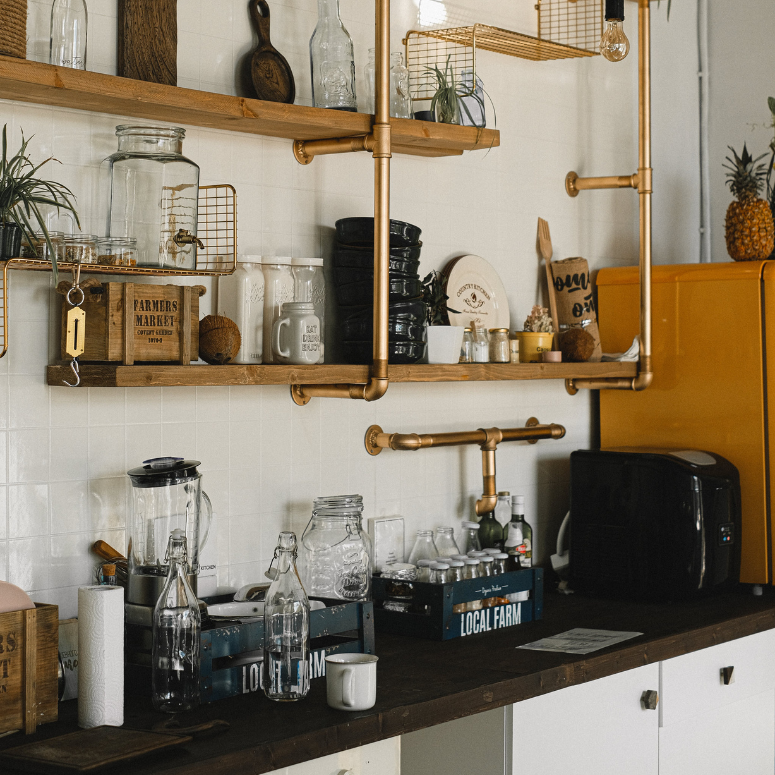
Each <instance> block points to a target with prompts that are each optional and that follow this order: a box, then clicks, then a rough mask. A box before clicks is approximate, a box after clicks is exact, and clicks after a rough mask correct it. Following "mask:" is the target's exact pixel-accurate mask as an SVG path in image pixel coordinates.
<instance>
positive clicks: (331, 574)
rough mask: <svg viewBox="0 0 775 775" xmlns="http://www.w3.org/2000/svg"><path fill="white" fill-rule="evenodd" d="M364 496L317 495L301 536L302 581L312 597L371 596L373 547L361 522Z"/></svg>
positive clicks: (364, 598) (349, 597)
mask: <svg viewBox="0 0 775 775" xmlns="http://www.w3.org/2000/svg"><path fill="white" fill-rule="evenodd" d="M362 515H363V498H362V497H361V496H360V495H334V496H332V497H327V498H316V499H315V503H314V505H313V507H312V518H311V519H310V521H309V524H308V525H307V527H306V528H305V530H304V535H302V537H301V560H300V565H301V572H302V583H303V584H304V588H305V589H306V590H307V593H308V594H309V595H310V597H325V598H330V599H335V600H347V601H354V600H371V562H372V548H371V539H370V538H369V534H368V533H366V532H364V530H363V527H362V525H361V519H362Z"/></svg>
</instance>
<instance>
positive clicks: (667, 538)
mask: <svg viewBox="0 0 775 775" xmlns="http://www.w3.org/2000/svg"><path fill="white" fill-rule="evenodd" d="M570 511H571V538H570V586H571V588H572V589H574V590H577V591H579V592H589V593H592V594H596V595H601V596H607V597H621V598H627V599H634V600H670V599H674V598H685V597H690V596H693V595H699V594H703V593H707V592H711V591H715V590H721V589H727V588H729V587H730V586H733V585H735V584H737V583H738V580H739V576H740V524H741V514H740V478H739V476H738V472H737V469H736V468H735V467H734V466H733V465H732V464H731V463H730V462H729V461H728V460H725V459H724V458H723V457H721V456H720V455H716V454H715V453H712V452H700V451H696V450H670V449H647V448H622V449H609V450H598V451H592V450H580V451H577V452H573V453H572V454H571V465H570Z"/></svg>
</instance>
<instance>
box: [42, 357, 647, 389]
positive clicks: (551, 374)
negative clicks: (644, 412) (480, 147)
mask: <svg viewBox="0 0 775 775" xmlns="http://www.w3.org/2000/svg"><path fill="white" fill-rule="evenodd" d="M637 371H638V370H637V364H635V363H519V364H513V365H512V364H498V363H473V364H460V365H450V366H436V365H430V364H415V365H412V366H391V367H390V381H391V382H501V381H514V380H530V379H572V378H578V377H593V378H600V377H627V378H631V377H635V376H637ZM80 374H81V387H180V386H199V387H204V386H213V385H297V384H315V385H335V384H337V383H340V382H341V383H365V382H366V381H367V380H368V378H369V367H368V366H342V365H328V364H326V365H321V366H279V365H272V366H229V365H227V366H179V365H176V364H170V365H161V366H159V365H139V366H137V365H135V366H121V365H118V364H111V365H90V364H83V365H82V366H81V368H80ZM46 376H47V381H48V384H49V385H53V386H63V380H67V381H68V382H70V381H72V379H73V372H72V370H71V368H70V365H69V364H66V365H59V366H49V367H48V370H47V375H46Z"/></svg>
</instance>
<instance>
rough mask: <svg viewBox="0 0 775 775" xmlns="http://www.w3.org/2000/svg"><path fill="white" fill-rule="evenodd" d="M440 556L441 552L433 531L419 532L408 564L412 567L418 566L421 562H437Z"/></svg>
mask: <svg viewBox="0 0 775 775" xmlns="http://www.w3.org/2000/svg"><path fill="white" fill-rule="evenodd" d="M438 556H439V550H438V549H437V548H436V544H435V543H434V541H433V531H432V530H418V531H417V538H415V540H414V546H413V547H412V551H411V552H410V553H409V559H408V560H407V562H408V563H409V564H410V565H417V563H418V561H419V560H435V559H436V558H437V557H438Z"/></svg>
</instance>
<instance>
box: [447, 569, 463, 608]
mask: <svg viewBox="0 0 775 775" xmlns="http://www.w3.org/2000/svg"><path fill="white" fill-rule="evenodd" d="M465 565H466V564H465V563H464V562H462V561H461V560H450V562H449V571H447V580H448V581H463V570H464V568H465ZM466 605H467V604H466V603H458V604H457V605H453V606H452V613H453V614H462V613H465V611H466Z"/></svg>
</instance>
